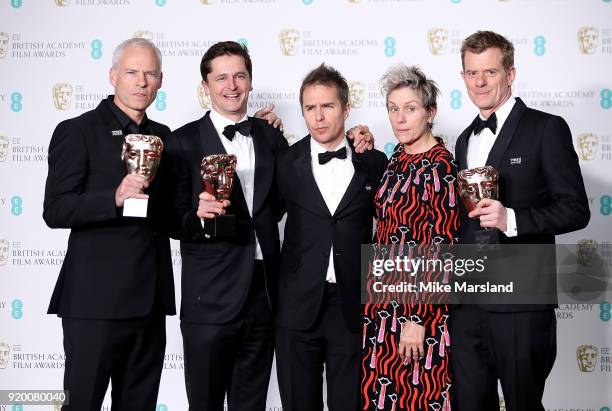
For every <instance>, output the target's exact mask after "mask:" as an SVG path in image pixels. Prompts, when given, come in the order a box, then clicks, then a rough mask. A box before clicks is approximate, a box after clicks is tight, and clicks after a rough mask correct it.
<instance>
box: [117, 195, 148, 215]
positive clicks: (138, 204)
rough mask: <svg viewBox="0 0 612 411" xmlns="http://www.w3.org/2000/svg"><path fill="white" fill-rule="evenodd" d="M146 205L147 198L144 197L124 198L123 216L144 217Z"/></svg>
mask: <svg viewBox="0 0 612 411" xmlns="http://www.w3.org/2000/svg"><path fill="white" fill-rule="evenodd" d="M148 206H149V200H148V199H146V198H126V199H125V200H124V201H123V216H124V217H139V218H145V217H146V216H147V207H148Z"/></svg>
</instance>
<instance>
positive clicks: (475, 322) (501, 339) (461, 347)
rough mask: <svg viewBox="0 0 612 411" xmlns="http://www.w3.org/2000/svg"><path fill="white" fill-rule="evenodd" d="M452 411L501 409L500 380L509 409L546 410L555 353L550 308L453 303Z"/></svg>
mask: <svg viewBox="0 0 612 411" xmlns="http://www.w3.org/2000/svg"><path fill="white" fill-rule="evenodd" d="M449 321H450V328H449V334H450V338H451V341H452V342H453V353H452V355H451V367H452V368H451V371H452V374H453V381H454V383H453V389H454V391H453V394H452V398H453V411H474V410H479V411H489V410H499V409H500V401H499V397H498V393H497V386H498V385H497V382H498V380H499V382H500V385H501V388H502V392H503V395H504V402H505V405H506V410H507V411H544V406H543V405H542V396H543V394H544V384H545V382H546V378H547V377H548V374H549V373H550V371H551V369H552V367H553V364H554V362H555V358H556V355H557V320H556V317H555V312H554V310H553V309H546V310H542V311H524V312H493V311H487V310H485V309H483V308H482V307H481V306H475V305H461V306H454V307H452V309H451V312H450V317H449Z"/></svg>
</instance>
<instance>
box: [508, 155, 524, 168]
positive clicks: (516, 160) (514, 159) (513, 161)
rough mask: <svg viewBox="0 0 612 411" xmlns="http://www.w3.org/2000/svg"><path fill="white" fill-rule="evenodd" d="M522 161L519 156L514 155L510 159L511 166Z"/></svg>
mask: <svg viewBox="0 0 612 411" xmlns="http://www.w3.org/2000/svg"><path fill="white" fill-rule="evenodd" d="M522 162H523V159H522V158H521V157H514V158H511V159H510V165H511V166H513V165H520V164H522Z"/></svg>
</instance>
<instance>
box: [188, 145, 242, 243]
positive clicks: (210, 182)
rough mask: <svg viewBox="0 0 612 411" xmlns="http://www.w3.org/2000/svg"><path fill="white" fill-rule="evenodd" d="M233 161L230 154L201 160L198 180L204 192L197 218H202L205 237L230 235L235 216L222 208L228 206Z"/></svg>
mask: <svg viewBox="0 0 612 411" xmlns="http://www.w3.org/2000/svg"><path fill="white" fill-rule="evenodd" d="M236 161H237V159H236V156H235V155H232V154H214V155H210V156H205V157H204V158H203V159H202V165H201V168H202V169H201V172H200V177H201V181H202V188H203V189H204V191H203V192H202V193H201V194H200V196H199V198H200V201H199V204H198V211H197V215H198V217H200V218H202V219H205V221H204V223H203V224H204V229H205V231H206V233H207V234H206V236H207V237H208V238H210V237H211V236H215V237H216V236H218V235H224V236H231V235H233V233H234V230H235V216H234V215H228V214H226V208H227V207H229V206H230V201H229V197H230V194H231V193H232V187H233V184H234V176H235V175H236Z"/></svg>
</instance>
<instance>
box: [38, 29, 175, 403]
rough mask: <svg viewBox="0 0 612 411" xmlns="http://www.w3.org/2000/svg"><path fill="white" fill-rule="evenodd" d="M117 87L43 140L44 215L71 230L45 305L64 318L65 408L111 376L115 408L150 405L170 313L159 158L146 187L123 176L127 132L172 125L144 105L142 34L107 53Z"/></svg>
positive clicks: (156, 66) (155, 66) (147, 54)
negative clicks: (136, 211) (133, 208)
mask: <svg viewBox="0 0 612 411" xmlns="http://www.w3.org/2000/svg"><path fill="white" fill-rule="evenodd" d="M110 82H111V84H112V85H113V86H114V88H115V94H114V95H111V96H109V97H108V98H107V99H105V100H103V101H102V102H101V103H100V104H99V105H98V107H97V108H96V109H94V110H92V111H89V112H87V113H84V114H82V115H80V116H79V117H76V118H73V119H70V120H66V121H63V122H61V123H60V124H59V125H58V126H57V127H56V129H55V131H54V133H53V137H52V138H51V143H50V145H49V174H48V177H47V183H46V189H45V202H44V212H43V217H44V219H45V222H46V223H47V225H48V226H49V227H51V228H70V229H71V232H70V238H69V240H68V250H67V253H66V257H65V259H64V263H63V265H62V269H61V272H60V275H59V278H58V281H57V284H56V286H55V290H54V292H53V297H52V298H51V304H50V306H49V313H50V314H51V313H53V314H57V315H58V316H60V317H61V318H62V326H63V330H64V350H65V353H66V368H65V371H64V389H65V390H68V391H69V406H64V407H63V409H65V410H68V409H69V410H79V411H81V410H99V409H100V407H101V405H102V401H103V399H104V395H105V393H106V389H107V387H108V383H109V380H110V381H112V386H113V388H112V403H113V405H112V407H113V410H115V409H116V410H154V409H155V404H156V400H157V392H158V388H159V380H160V376H161V372H162V365H163V359H164V350H165V344H166V336H165V315H166V314H168V315H173V314H175V307H174V283H173V280H172V263H171V259H170V243H169V240H168V236H167V234H166V228H167V227H166V223H165V221H167V218H166V216H167V214H168V212H169V206H170V204H166V198H168V195H167V194H165V192H166V189H167V185H166V184H167V183H166V180H167V179H166V176H167V174H166V167H167V166H166V164H165V161H166V160H165V158H163V156H162V159H161V163H160V168H159V171H158V173H157V177H156V178H155V179H154V180H153V182H152V183H151V184H150V185H149V184H148V183H147V181H146V180H145V178H144V177H143V176H140V175H126V167H125V165H124V163H123V161H122V160H121V152H122V144H123V139H124V136H125V135H127V134H133V133H136V134H149V135H150V134H153V135H156V136H159V137H160V138H162V139H163V140H165V138H166V136H167V135H168V134H169V132H170V130H169V129H168V127H166V126H165V125H163V124H160V123H156V122H154V121H152V120H150V119H148V118H147V116H146V113H145V110H146V109H147V107H148V106H149V105H150V104H151V103H152V102H153V100H154V99H155V96H156V93H157V90H158V89H159V88H160V87H161V82H162V73H161V54H160V52H159V50H158V49H157V47H156V46H155V45H154V44H153V43H151V42H149V41H147V40H144V39H130V40H126V41H124V42H123V43H121V44H120V45H119V46H118V47H117V49H116V50H115V53H114V54H113V66H112V68H111V70H110ZM128 198H148V210H147V216H146V217H145V218H133V217H123V206H124V201H125V200H126V199H128Z"/></svg>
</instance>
